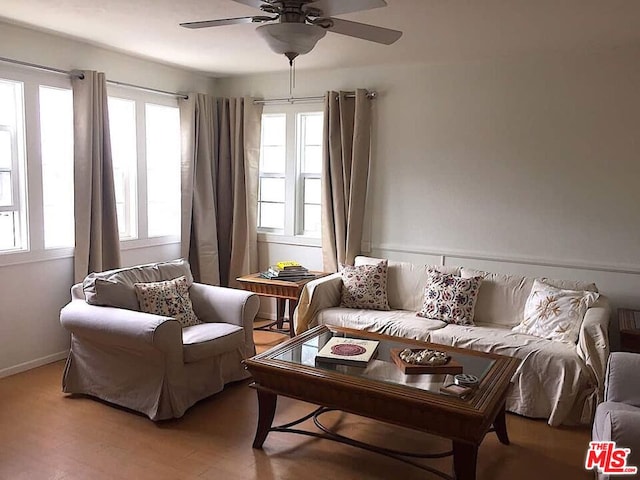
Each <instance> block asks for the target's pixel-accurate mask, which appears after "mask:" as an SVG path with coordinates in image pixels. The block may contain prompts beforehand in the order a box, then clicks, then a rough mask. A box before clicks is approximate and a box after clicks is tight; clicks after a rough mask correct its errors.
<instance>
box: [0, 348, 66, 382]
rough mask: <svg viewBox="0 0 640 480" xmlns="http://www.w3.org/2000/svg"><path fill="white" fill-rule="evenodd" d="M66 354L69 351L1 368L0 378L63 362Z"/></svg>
mask: <svg viewBox="0 0 640 480" xmlns="http://www.w3.org/2000/svg"><path fill="white" fill-rule="evenodd" d="M68 354H69V350H65V351H63V352H58V353H53V354H51V355H47V356H46V357H40V358H36V359H35V360H29V361H28V362H24V363H20V364H18V365H14V366H13V367H8V368H3V369H2V370H0V378H3V377H8V376H9V375H15V374H16V373H21V372H26V371H27V370H31V369H32V368H36V367H41V366H42V365H46V364H48V363H53V362H57V361H58V360H63V359H65V358H67V355H68Z"/></svg>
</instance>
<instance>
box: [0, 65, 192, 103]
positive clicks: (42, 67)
mask: <svg viewBox="0 0 640 480" xmlns="http://www.w3.org/2000/svg"><path fill="white" fill-rule="evenodd" d="M0 62H6V63H14V64H16V65H21V66H23V67H29V68H33V69H36V70H44V71H46V72H53V73H59V74H61V75H69V76H70V77H71V76H76V75H78V76H80V78H84V76H83V75H82V74H81V73H79V72H80V71H79V70H62V69H60V68H54V67H47V66H45V65H38V64H37V63H29V62H23V61H21V60H14V59H13V58H6V57H0ZM106 82H107V83H108V84H109V85H114V86H117V87H126V88H133V89H135V90H141V91H143V92H152V93H159V94H161V95H169V96H171V97H177V98H182V99H185V100H186V99H188V98H189V96H188V95H185V94H184V93H176V92H168V91H166V90H158V89H156V88H149V87H142V86H140V85H134V84H132V83H125V82H117V81H115V80H107V81H106Z"/></svg>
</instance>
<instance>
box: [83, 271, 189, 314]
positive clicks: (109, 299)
mask: <svg viewBox="0 0 640 480" xmlns="http://www.w3.org/2000/svg"><path fill="white" fill-rule="evenodd" d="M180 276H184V277H185V278H186V280H187V286H189V287H190V286H191V284H192V283H193V276H192V275H191V268H190V266H189V262H187V261H186V260H184V259H179V260H173V261H171V262H159V263H150V264H147V265H138V266H135V267H127V268H119V269H116V270H108V271H106V272H99V273H95V272H94V273H90V274H89V275H87V277H86V278H85V279H84V281H83V282H82V289H83V290H84V295H85V299H86V301H87V303H88V304H90V305H101V306H106V307H116V308H126V309H128V310H140V307H139V305H138V298H137V297H136V292H135V289H134V287H133V285H134V284H135V283H148V282H159V281H162V280H171V279H173V278H178V277H180Z"/></svg>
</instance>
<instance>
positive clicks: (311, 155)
mask: <svg viewBox="0 0 640 480" xmlns="http://www.w3.org/2000/svg"><path fill="white" fill-rule="evenodd" d="M303 168H304V171H303V173H321V172H322V147H320V146H311V147H305V148H304V167H303Z"/></svg>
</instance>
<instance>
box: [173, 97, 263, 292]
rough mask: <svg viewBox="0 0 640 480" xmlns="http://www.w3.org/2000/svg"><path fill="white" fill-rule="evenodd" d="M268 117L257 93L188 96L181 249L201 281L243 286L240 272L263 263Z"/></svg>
mask: <svg viewBox="0 0 640 480" xmlns="http://www.w3.org/2000/svg"><path fill="white" fill-rule="evenodd" d="M261 115H262V106H259V105H254V103H253V99H251V98H215V97H212V96H209V95H204V94H190V95H189V98H188V99H187V100H183V101H181V102H180V123H181V130H182V179H181V182H182V228H181V231H182V247H181V248H182V256H183V257H184V258H188V260H189V263H190V264H191V268H192V271H193V275H194V278H196V280H197V281H199V282H202V283H208V284H210V285H223V286H237V282H236V281H235V279H236V277H238V276H241V275H244V274H247V273H251V272H254V271H256V270H257V269H258V246H257V205H258V163H259V158H260V122H261Z"/></svg>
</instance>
